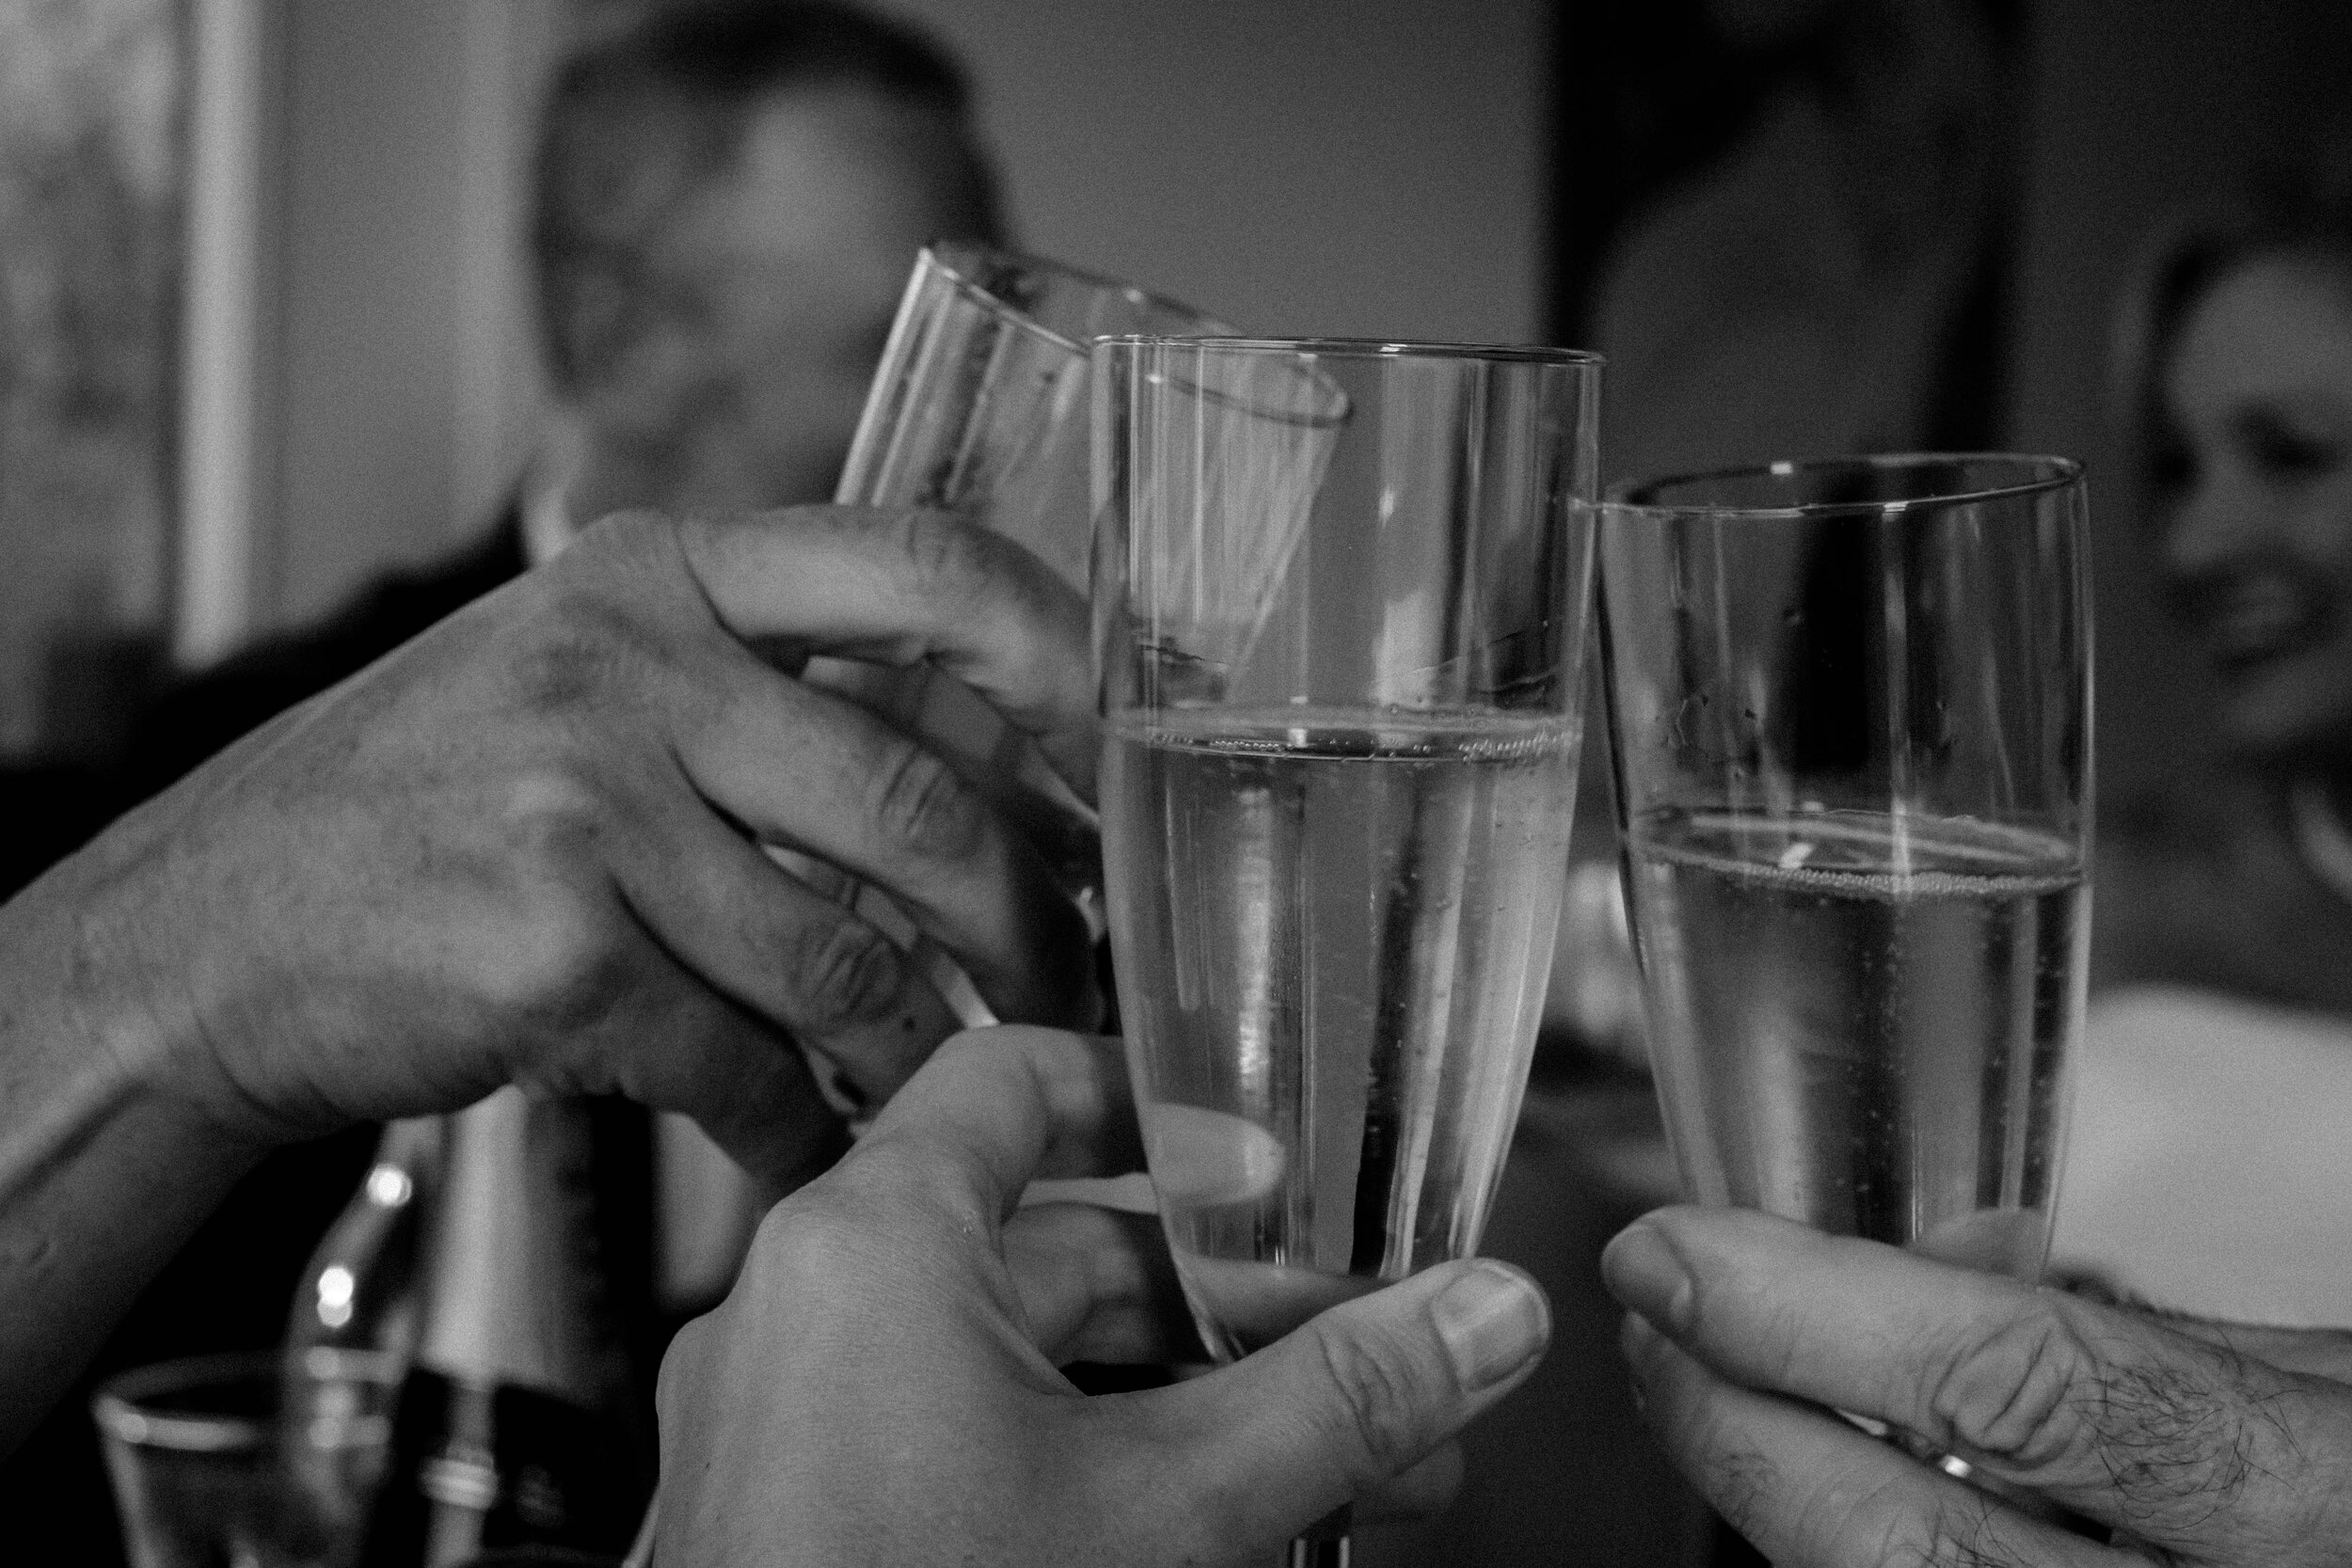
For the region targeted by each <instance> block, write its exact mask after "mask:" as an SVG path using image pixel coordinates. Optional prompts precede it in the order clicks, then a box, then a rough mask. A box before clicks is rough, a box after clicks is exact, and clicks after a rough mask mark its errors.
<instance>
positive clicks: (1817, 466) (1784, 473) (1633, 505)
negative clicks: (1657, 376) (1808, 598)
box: [1600, 451, 2083, 522]
mask: <svg viewBox="0 0 2352 1568" xmlns="http://www.w3.org/2000/svg"><path fill="white" fill-rule="evenodd" d="M1965 463H1984V464H2007V465H2010V466H2011V467H2014V468H2015V469H2017V470H2018V471H2019V473H2020V474H2021V475H2023V474H2026V473H2028V472H2031V473H2032V475H2033V477H2031V478H2023V477H2021V478H2020V479H2019V480H2018V481H2017V482H2016V483H2006V484H1981V485H1978V486H1975V487H1974V488H1969V489H1953V490H1947V491H1944V492H1941V493H1938V494H1936V495H1931V496H1909V497H1905V498H1903V499H1899V500H1823V501H1793V502H1789V503H1788V504H1786V505H1777V506H1775V505H1770V504H1759V505H1749V504H1737V503H1733V502H1728V501H1695V500H1694V501H1670V500H1658V499H1635V498H1636V497H1637V496H1643V495H1645V494H1646V493H1654V492H1657V491H1661V490H1664V489H1667V488H1669V487H1671V486H1675V485H1682V484H1699V483H1710V482H1717V481H1723V480H1740V479H1758V480H1778V479H1793V478H1795V477H1797V476H1798V475H1801V474H1813V473H1824V472H1830V471H1833V470H1836V469H1840V468H1846V469H1854V468H1866V469H1877V470H1880V471H1882V472H1894V471H1899V470H1901V469H1906V468H1919V467H1929V466H1930V465H1935V466H1950V465H1954V464H1965ZM2082 477H2083V466H2082V464H2081V463H2079V462H2077V461H2076V460H2075V459H2074V458H2072V457H2059V456H2058V455H2056V454H2054V453H2050V452H2026V451H1898V452H1867V453H1854V454H1851V455H1848V456H1843V457H1797V458H1778V459H1775V460H1773V461H1772V462H1769V463H1740V464H1734V465H1732V466H1731V467H1724V468H1700V469H1693V470H1692V471H1690V472H1688V473H1678V474H1666V475H1663V476H1661V477H1659V478H1655V479H1635V480H1621V481H1619V482H1618V483H1615V484H1613V485H1611V486H1610V487H1609V490H1608V493H1607V495H1606V496H1604V497H1603V498H1602V500H1601V503H1600V504H1601V510H1602V511H1604V512H1609V513H1618V514H1624V515H1631V516H1642V517H1651V518H1664V517H1743V518H1749V519H1752V520H1755V521H1758V522H1769V521H1782V520H1790V519H1796V518H1804V517H1838V516H1875V517H1887V516H1897V515H1901V514H1903V513H1907V512H1915V511H1921V510H1925V509H1928V508H1937V509H1942V508H1947V507H1954V506H1974V505H1980V504H1982V503H1984V502H1987V501H1999V500H2014V499H2018V498H2020V497H2023V496H2033V495H2041V494H2044V493H2048V492H2052V491H2057V490H2063V489H2066V488H2068V487H2069V486H2071V485H2074V484H2079V483H2082Z"/></svg>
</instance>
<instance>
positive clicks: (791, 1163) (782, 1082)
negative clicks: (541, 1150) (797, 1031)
mask: <svg viewBox="0 0 2352 1568" xmlns="http://www.w3.org/2000/svg"><path fill="white" fill-rule="evenodd" d="M615 1013H616V1016H612V1017H610V1018H607V1019H604V1020H601V1021H599V1022H601V1023H602V1024H603V1025H605V1028H604V1031H603V1032H605V1033H607V1034H608V1035H610V1036H611V1037H615V1038H620V1039H637V1040H643V1041H645V1042H647V1048H646V1049H644V1050H641V1051H636V1052H633V1053H628V1054H625V1055H621V1056H619V1057H618V1058H617V1059H614V1060H612V1061H610V1062H608V1063H606V1064H605V1065H604V1068H603V1069H602V1071H601V1073H600V1075H599V1076H596V1077H595V1078H593V1079H582V1078H580V1076H578V1073H579V1064H578V1062H577V1061H576V1059H574V1058H573V1057H571V1056H570V1055H569V1054H568V1053H558V1055H557V1057H556V1058H555V1060H556V1062H557V1063H560V1064H561V1065H560V1066H553V1067H552V1068H551V1070H553V1071H555V1072H557V1073H559V1074H561V1075H562V1076H561V1077H560V1078H558V1079H553V1080H550V1079H548V1077H545V1076H543V1075H541V1074H537V1073H531V1072H526V1074H525V1078H526V1081H529V1082H533V1083H536V1084H538V1085H540V1086H541V1087H544V1088H547V1089H549V1090H551V1091H553V1092H557V1093H604V1092H607V1091H611V1090H618V1091H619V1092H621V1093H623V1094H625V1095H627V1096H628V1098H629V1099H631V1100H634V1101H637V1102H638V1103H639V1104H641V1105H649V1106H652V1107H653V1108H655V1109H657V1110H663V1111H678V1112H682V1113H684V1114H685V1115H687V1116H690V1117H693V1118H694V1120H695V1121H696V1122H697V1123H699V1124H700V1125H701V1127H702V1129H703V1131H704V1132H707V1133H709V1134H710V1137H711V1140H712V1141H713V1142H714V1143H716V1144H718V1145H719V1147H720V1148H723V1149H724V1150H725V1151H726V1153H727V1155H728V1157H729V1158H731V1159H733V1160H734V1161H735V1163H736V1164H739V1165H740V1166H741V1167H742V1168H743V1169H744V1170H745V1171H746V1172H748V1173H749V1174H750V1175H751V1176H752V1177H753V1178H754V1179H755V1180H756V1182H757V1183H758V1186H759V1190H760V1192H761V1194H762V1196H764V1197H765V1198H767V1199H768V1200H769V1201H773V1200H775V1199H777V1198H781V1197H782V1196H785V1195H786V1194H787V1193H789V1192H791V1191H793V1190H794V1189H796V1188H798V1187H799V1186H801V1185H802V1184H803V1182H805V1181H807V1180H810V1179H811V1178H812V1177H814V1176H816V1175H817V1174H818V1172H820V1171H822V1170H823V1169H824V1168H825V1167H826V1166H828V1165H830V1164H832V1163H833V1162H834V1160H835V1159H837V1158H838V1157H839V1156H840V1154H841V1151H842V1150H843V1149H844V1148H847V1147H848V1145H849V1137H848V1132H847V1130H846V1129H844V1128H843V1127H842V1126H841V1124H840V1122H839V1120H838V1118H836V1117H834V1115H833V1114H832V1112H831V1111H830V1110H829V1109H828V1108H827V1106H826V1104H825V1101H824V1099H823V1097H822V1096H821V1095H819V1094H818V1090H817V1086H816V1084H815V1083H814V1081H813V1080H812V1079H811V1078H810V1075H809V1070H808V1066H807V1064H806V1063H805V1062H804V1061H803V1059H802V1057H801V1053H800V1051H799V1049H798V1048H797V1047H795V1046H794V1044H793V1043H792V1041H791V1040H790V1039H789V1038H787V1037H785V1036H784V1035H783V1034H782V1033H781V1032H780V1031H778V1030H777V1029H776V1028H775V1026H774V1025H773V1024H771V1023H770V1022H767V1021H766V1020H765V1019H762V1018H760V1017H758V1016H757V1015H756V1014H755V1013H754V1012H752V1011H750V1010H749V1009H747V1008H745V1007H742V1006H739V1005H738V1004H736V1003H735V1002H733V1001H731V1000H730V999H728V998H727V997H725V996H723V995H721V994H719V993H717V992H715V991H713V990H710V989H709V987H708V986H707V985H706V984H704V983H703V981H702V980H701V978H700V977H698V976H697V975H695V974H692V973H691V972H690V971H688V970H686V969H684V968H681V967H679V966H678V965H677V964H676V963H675V961H674V960H672V959H671V958H669V957H668V956H667V955H666V954H663V953H661V952H660V950H659V949H658V948H657V949H656V950H655V951H654V952H653V953H652V954H651V955H650V956H649V958H648V959H647V961H646V963H645V964H644V966H641V967H640V968H639V970H638V971H637V973H636V974H634V975H633V976H632V979H631V983H630V984H629V985H628V988H627V990H626V991H625V992H624V994H623V996H622V998H621V999H620V1000H619V1002H618V1003H617V1004H616V1006H615ZM559 1043H562V1042H559Z"/></svg>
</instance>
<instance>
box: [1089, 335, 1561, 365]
mask: <svg viewBox="0 0 2352 1568" xmlns="http://www.w3.org/2000/svg"><path fill="white" fill-rule="evenodd" d="M1094 341H1095V343H1096V345H1097V346H1101V345H1104V344H1113V345H1117V346H1120V347H1130V346H1132V347H1137V348H1210V349H1216V350H1217V351H1218V352H1220V353H1227V354H1307V355H1316V356H1324V357H1327V358H1332V359H1470V360H1486V361H1492V362H1495V363H1501V364H1515V365H1557V366H1562V367H1569V366H1584V365H1589V366H1592V367H1594V368H1596V369H1597V368H1598V367H1600V366H1601V365H1604V364H1606V363H1607V362H1608V358H1607V356H1605V355H1601V354H1597V353H1595V352H1594V351H1593V350H1591V349H1584V348H1551V347H1548V346H1546V345H1544V344H1540V343H1461V342H1445V341H1416V340H1413V339H1409V338H1244V337H1232V336H1227V335H1224V334H1219V333H1193V332H1112V333H1106V334H1104V336H1102V337H1100V338H1097V339H1095V340H1094Z"/></svg>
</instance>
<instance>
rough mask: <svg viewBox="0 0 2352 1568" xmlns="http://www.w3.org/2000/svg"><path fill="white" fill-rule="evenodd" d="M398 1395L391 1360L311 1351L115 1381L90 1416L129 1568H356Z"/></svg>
mask: <svg viewBox="0 0 2352 1568" xmlns="http://www.w3.org/2000/svg"><path fill="white" fill-rule="evenodd" d="M399 1382H400V1376H399V1367H398V1364H397V1363H396V1361H395V1360H394V1358H393V1357H391V1356H389V1355H381V1354H373V1353H370V1352H364V1351H336V1350H328V1349H325V1348H315V1347H314V1348H312V1349H311V1350H310V1351H308V1352H306V1353H305V1354H304V1355H303V1356H302V1357H301V1359H300V1361H299V1362H298V1363H296V1364H294V1365H293V1366H289V1365H287V1364H286V1363H285V1362H284V1361H283V1360H282V1359H281V1358H280V1357H278V1356H277V1355H274V1354H267V1353H263V1354H250V1355H217V1356H199V1357H197V1358H194V1359H191V1360H185V1361H170V1362H165V1363H162V1364H160V1365H157V1366H152V1367H142V1368H140V1369H139V1370H136V1371H131V1372H125V1373H123V1374H122V1375H121V1376H119V1377H117V1378H115V1379H113V1380H112V1381H111V1382H109V1383H108V1384H106V1386H104V1387H103V1388H102V1389H100V1390H99V1393H98V1397H97V1398H96V1400H95V1401H93V1402H92V1414H93V1415H95V1417H96V1418H97V1420H98V1429H99V1435H100V1439H101V1441H102V1444H103V1448H104V1449H105V1454H106V1471H107V1474H108V1476H109V1478H110V1479H111V1480H112V1481H113V1483H114V1494H115V1505H116V1508H117V1510H118V1511H119V1513H120V1514H121V1516H122V1535H123V1545H124V1549H125V1556H126V1557H127V1558H128V1559H129V1560H130V1563H131V1568H351V1565H352V1564H354V1563H357V1562H358V1560H359V1555H360V1551H361V1547H362V1544H363V1540H364V1535H365V1531H366V1529H367V1524H368V1518H369V1513H370V1510H371V1509H372V1507H373V1504H374V1501H375V1493H376V1487H377V1484H378V1482H379V1481H381V1480H382V1478H383V1475H384V1469H385V1464H386V1461H387V1459H388V1457H389V1452H390V1444H391V1425H392V1420H391V1408H392V1402H393V1400H394V1398H395V1396H396V1395H397V1393H398V1389H399Z"/></svg>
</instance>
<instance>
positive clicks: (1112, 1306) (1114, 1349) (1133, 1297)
mask: <svg viewBox="0 0 2352 1568" xmlns="http://www.w3.org/2000/svg"><path fill="white" fill-rule="evenodd" d="M1004 1257H1005V1266H1006V1268H1007V1269H1009V1271H1010V1272H1011V1274H1012V1280H1013V1287H1014V1289H1015V1290H1016V1291H1018V1292H1019V1294H1020V1298H1021V1308H1022V1315H1023V1317H1024V1319H1025V1321H1026V1323H1027V1325H1028V1329H1029V1336H1030V1338H1032V1339H1033V1340H1035V1341H1036V1344H1037V1347H1038V1349H1039V1350H1041V1351H1042V1352H1043V1353H1044V1354H1045V1357H1046V1359H1047V1360H1049V1361H1051V1362H1053V1363H1054V1364H1055V1365H1056V1366H1057V1367H1058V1366H1066V1365H1068V1364H1069V1363H1071V1362H1073V1361H1093V1362H1100V1363H1102V1364H1104V1365H1106V1366H1164V1365H1166V1364H1168V1362H1171V1361H1179V1360H1196V1361H1197V1360H1202V1359H1205V1358H1206V1353H1205V1352H1204V1351H1203V1350H1202V1349H1201V1346H1200V1337H1199V1336H1198V1335H1197V1334H1196V1333H1195V1332H1194V1330H1193V1326H1192V1316H1191V1314H1190V1313H1189V1312H1188V1311H1187V1310H1186V1309H1185V1307H1184V1290H1183V1288H1182V1287H1181V1286H1180V1285H1179V1284H1178V1283H1177V1279H1176V1268H1175V1265H1174V1263H1173V1262H1172V1261H1170V1259H1169V1258H1168V1241H1167V1237H1166V1236H1165V1234H1164V1233H1163V1232H1162V1231H1161V1229H1160V1222H1159V1220H1158V1218H1157V1217H1156V1216H1153V1215H1149V1214H1130V1213H1122V1212H1117V1211H1114V1210H1109V1209H1102V1208H1097V1207H1095V1206H1094V1205H1092V1204H1087V1203H1049V1204H1042V1205H1030V1206H1027V1207H1025V1208H1023V1209H1022V1210H1021V1211H1020V1212H1018V1213H1016V1214H1014V1215H1013V1216H1012V1218H1010V1219H1009V1220H1008V1221H1006V1222H1005V1230H1004Z"/></svg>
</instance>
